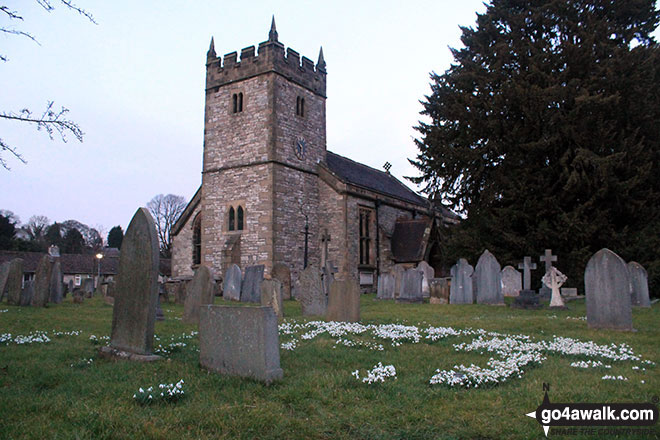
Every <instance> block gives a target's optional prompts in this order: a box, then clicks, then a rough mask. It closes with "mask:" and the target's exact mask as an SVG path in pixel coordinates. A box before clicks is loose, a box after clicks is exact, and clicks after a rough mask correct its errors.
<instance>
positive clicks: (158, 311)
mask: <svg viewBox="0 0 660 440" xmlns="http://www.w3.org/2000/svg"><path fill="white" fill-rule="evenodd" d="M112 305H113V306H114V305H115V302H114V300H113V301H112ZM156 321H165V314H164V313H163V309H162V307H161V306H160V295H158V301H156Z"/></svg>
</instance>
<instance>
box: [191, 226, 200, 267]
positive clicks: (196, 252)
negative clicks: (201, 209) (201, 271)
mask: <svg viewBox="0 0 660 440" xmlns="http://www.w3.org/2000/svg"><path fill="white" fill-rule="evenodd" d="M192 252H193V258H192V262H193V265H196V264H202V216H201V214H197V216H196V217H195V220H194V221H193V242H192Z"/></svg>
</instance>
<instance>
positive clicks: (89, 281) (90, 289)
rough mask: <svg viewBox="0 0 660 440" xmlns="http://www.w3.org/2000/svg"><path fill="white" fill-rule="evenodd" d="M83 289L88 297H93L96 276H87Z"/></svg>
mask: <svg viewBox="0 0 660 440" xmlns="http://www.w3.org/2000/svg"><path fill="white" fill-rule="evenodd" d="M122 243H123V242H122ZM82 290H83V292H85V296H86V297H87V298H91V297H92V295H93V294H94V278H85V279H84V280H83V283H82Z"/></svg>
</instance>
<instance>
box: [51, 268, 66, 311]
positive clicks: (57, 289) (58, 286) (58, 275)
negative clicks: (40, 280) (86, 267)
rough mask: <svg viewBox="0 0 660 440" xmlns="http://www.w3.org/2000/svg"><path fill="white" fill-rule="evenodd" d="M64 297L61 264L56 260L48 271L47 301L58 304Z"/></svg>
mask: <svg viewBox="0 0 660 440" xmlns="http://www.w3.org/2000/svg"><path fill="white" fill-rule="evenodd" d="M63 297H64V284H63V283H62V266H61V264H60V261H59V260H57V261H56V262H55V263H54V264H53V269H52V270H51V273H50V298H49V301H50V302H52V303H53V304H59V303H61V302H62V298H63Z"/></svg>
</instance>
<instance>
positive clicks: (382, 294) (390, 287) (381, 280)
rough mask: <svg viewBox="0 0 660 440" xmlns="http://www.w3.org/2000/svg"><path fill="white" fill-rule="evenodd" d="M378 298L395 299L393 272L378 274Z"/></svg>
mask: <svg viewBox="0 0 660 440" xmlns="http://www.w3.org/2000/svg"><path fill="white" fill-rule="evenodd" d="M376 299H394V275H392V274H391V273H381V274H380V275H378V290H377V291H376Z"/></svg>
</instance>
